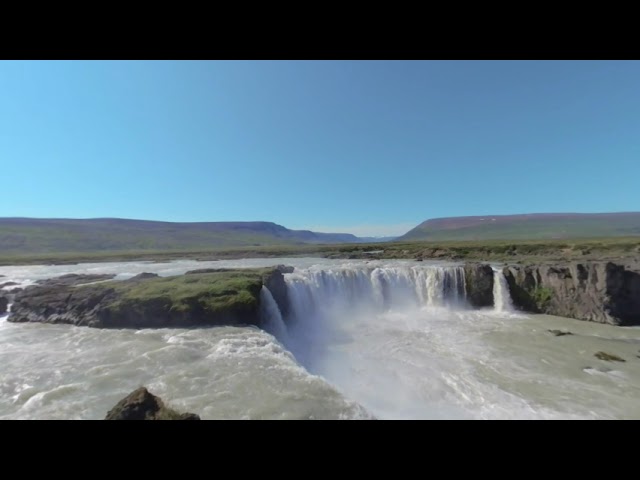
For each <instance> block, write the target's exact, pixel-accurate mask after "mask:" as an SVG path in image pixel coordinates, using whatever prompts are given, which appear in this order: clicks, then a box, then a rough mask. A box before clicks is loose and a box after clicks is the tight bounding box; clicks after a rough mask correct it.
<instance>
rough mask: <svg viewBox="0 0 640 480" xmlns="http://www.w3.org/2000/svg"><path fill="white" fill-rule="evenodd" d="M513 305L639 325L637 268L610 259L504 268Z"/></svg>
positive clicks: (529, 310)
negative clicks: (564, 264)
mask: <svg viewBox="0 0 640 480" xmlns="http://www.w3.org/2000/svg"><path fill="white" fill-rule="evenodd" d="M503 274H504V275H505V277H506V279H507V283H508V285H509V290H510V293H511V298H512V299H513V303H514V305H515V306H516V308H518V309H520V310H524V311H527V312H533V313H546V314H549V315H557V316H562V317H569V318H576V319H579V320H589V321H593V322H598V323H609V324H613V325H621V326H631V325H640V272H638V271H635V270H632V269H630V268H629V267H627V266H624V265H619V264H615V263H612V262H606V263H605V262H593V263H584V264H583V263H576V264H570V265H568V266H562V267H560V266H555V265H527V266H520V265H516V266H508V267H505V268H504V269H503Z"/></svg>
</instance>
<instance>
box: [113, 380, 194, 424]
mask: <svg viewBox="0 0 640 480" xmlns="http://www.w3.org/2000/svg"><path fill="white" fill-rule="evenodd" d="M105 420H200V417H199V416H198V415H196V414H195V413H178V412H176V411H175V410H173V409H171V408H169V407H167V406H166V405H165V404H164V402H163V401H162V399H160V397H156V396H155V395H153V394H151V393H150V392H149V391H148V390H147V389H146V388H144V387H140V388H138V389H137V390H134V391H133V392H132V393H130V394H129V395H127V396H126V397H125V398H123V399H122V400H120V401H119V402H118V403H117V405H116V406H115V407H113V408H112V409H111V410H109V412H108V413H107V416H106V417H105Z"/></svg>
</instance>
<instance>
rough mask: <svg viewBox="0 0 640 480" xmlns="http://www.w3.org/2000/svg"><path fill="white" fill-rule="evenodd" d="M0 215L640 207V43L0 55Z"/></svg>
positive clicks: (325, 218) (397, 222) (346, 223)
mask: <svg viewBox="0 0 640 480" xmlns="http://www.w3.org/2000/svg"><path fill="white" fill-rule="evenodd" d="M0 159H1V161H0V175H1V178H2V179H3V189H2V191H3V201H2V202H0V216H29V217H58V218H60V217H72V218H90V217H124V218H139V219H150V220H169V221H223V220H269V221H274V222H277V223H280V224H282V225H285V226H287V227H289V228H310V229H315V230H320V231H345V232H351V233H355V234H358V235H391V234H401V233H404V232H405V231H407V230H408V229H410V228H412V227H413V226H415V225H416V224H418V223H420V222H422V221H423V220H425V219H427V218H433V217H443V216H460V215H488V214H512V213H532V212H562V211H564V212H606V211H636V210H640V194H639V193H638V191H639V190H638V188H637V179H638V178H639V177H640V63H639V62H637V61H628V62H617V61H594V62H584V61H567V62H565V61H549V62H540V61H518V62H513V61H470V62H462V61H428V62H427V61H424V62H423V61H421V62H400V61H391V62H369V61H355V62H351V61H336V62H328V61H309V62H306V61H305V62H300V61H286V62H267V61H258V62H249V61H241V62H240V61H238V62H234V61H211V62H187V61H177V62H147V61H141V62H134V61H124V62H107V61H93V62H78V61H70V62H66V61H65V62H58V61H38V62H14V61H3V62H0Z"/></svg>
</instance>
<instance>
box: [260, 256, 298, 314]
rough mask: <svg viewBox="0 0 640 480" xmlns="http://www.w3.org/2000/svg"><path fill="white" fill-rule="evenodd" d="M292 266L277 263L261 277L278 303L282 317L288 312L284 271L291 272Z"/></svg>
mask: <svg viewBox="0 0 640 480" xmlns="http://www.w3.org/2000/svg"><path fill="white" fill-rule="evenodd" d="M292 272H293V267H288V266H285V265H278V266H276V267H275V269H274V270H272V271H271V272H269V273H267V274H266V275H265V276H264V277H263V278H262V283H263V284H264V286H265V287H267V288H268V289H269V291H270V292H271V295H272V296H273V299H274V300H275V301H276V303H277V304H278V308H279V309H280V313H281V314H282V316H283V318H286V316H287V315H288V314H289V296H288V294H287V284H286V283H285V281H284V276H283V274H284V273H292Z"/></svg>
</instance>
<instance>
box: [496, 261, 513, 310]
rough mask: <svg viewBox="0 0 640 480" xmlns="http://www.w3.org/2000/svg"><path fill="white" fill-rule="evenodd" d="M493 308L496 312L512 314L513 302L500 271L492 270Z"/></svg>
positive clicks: (505, 280)
mask: <svg viewBox="0 0 640 480" xmlns="http://www.w3.org/2000/svg"><path fill="white" fill-rule="evenodd" d="M493 308H494V310H495V311H496V312H512V311H513V302H512V301H511V294H510V293H509V285H508V284H507V279H506V278H505V276H504V274H503V273H502V271H501V270H498V269H495V268H494V269H493Z"/></svg>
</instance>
